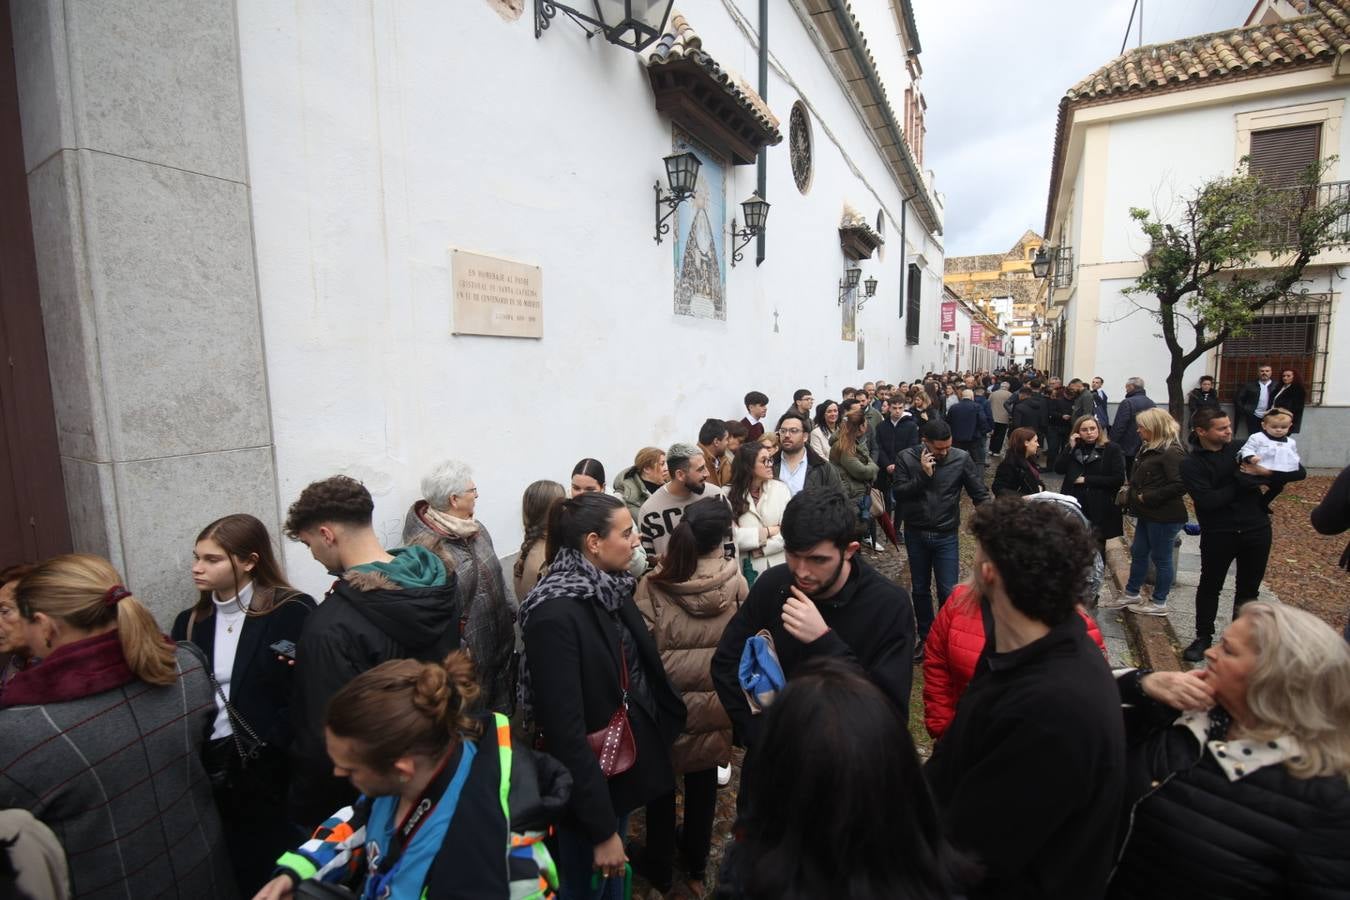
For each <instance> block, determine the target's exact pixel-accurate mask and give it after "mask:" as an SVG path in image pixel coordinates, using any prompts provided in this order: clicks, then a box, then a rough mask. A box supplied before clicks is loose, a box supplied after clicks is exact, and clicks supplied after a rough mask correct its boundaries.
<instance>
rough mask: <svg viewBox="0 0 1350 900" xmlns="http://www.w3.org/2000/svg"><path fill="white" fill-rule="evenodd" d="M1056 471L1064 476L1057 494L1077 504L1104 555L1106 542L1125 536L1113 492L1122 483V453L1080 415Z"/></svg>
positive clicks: (1090, 419)
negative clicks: (1062, 484) (1069, 498)
mask: <svg viewBox="0 0 1350 900" xmlns="http://www.w3.org/2000/svg"><path fill="white" fill-rule="evenodd" d="M1055 471H1056V472H1058V473H1059V474H1061V475H1063V476H1064V486H1063V487H1062V488H1060V493H1062V494H1068V495H1069V496H1070V497H1073V498H1074V499H1076V500H1077V501H1078V507H1079V509H1081V510H1082V511H1083V515H1085V516H1087V520H1088V523H1089V524H1091V525H1092V532H1093V534H1094V535H1096V537H1097V549H1098V550H1099V551H1101V552H1102V553H1103V555H1104V554H1105V552H1106V551H1105V544H1106V541H1107V539H1108V538H1113V537H1120V536H1121V535H1122V534H1124V533H1125V530H1124V526H1123V522H1122V520H1123V515H1122V513H1121V509H1120V507H1119V506H1117V505H1116V492H1117V491H1119V490H1120V486H1121V485H1123V484H1124V483H1125V454H1124V453H1122V452H1121V449H1120V448H1119V447H1117V446H1116V445H1115V444H1113V443H1111V442H1110V441H1109V440H1108V439H1107V437H1106V430H1105V429H1103V428H1102V427H1101V425H1100V424H1099V423H1098V422H1097V420H1096V419H1095V418H1094V417H1092V416H1079V417H1078V421H1076V422H1074V423H1073V432H1072V433H1071V434H1070V435H1069V443H1068V444H1067V445H1066V446H1065V447H1064V449H1063V450H1061V451H1060V454H1059V459H1057V460H1055Z"/></svg>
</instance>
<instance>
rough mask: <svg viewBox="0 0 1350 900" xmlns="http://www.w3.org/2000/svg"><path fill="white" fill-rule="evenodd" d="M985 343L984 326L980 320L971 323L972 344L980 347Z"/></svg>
mask: <svg viewBox="0 0 1350 900" xmlns="http://www.w3.org/2000/svg"><path fill="white" fill-rule="evenodd" d="M983 343H984V326H983V325H981V324H980V323H979V322H971V323H970V346H972V347H979V346H981V345H982V344H983Z"/></svg>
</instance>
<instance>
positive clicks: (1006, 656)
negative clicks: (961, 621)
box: [924, 497, 1125, 898]
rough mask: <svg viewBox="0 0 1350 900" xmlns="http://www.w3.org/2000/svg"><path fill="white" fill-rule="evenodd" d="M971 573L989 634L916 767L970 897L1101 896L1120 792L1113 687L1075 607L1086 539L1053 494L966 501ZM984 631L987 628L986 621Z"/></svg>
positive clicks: (1089, 543)
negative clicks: (966, 870) (973, 865)
mask: <svg viewBox="0 0 1350 900" xmlns="http://www.w3.org/2000/svg"><path fill="white" fill-rule="evenodd" d="M970 530H971V532H972V533H973V534H974V535H975V539H976V541H977V542H978V543H977V547H976V550H975V562H974V566H973V569H972V572H971V580H972V585H973V588H974V592H975V595H976V597H977V602H978V603H979V604H980V606H981V608H982V610H983V611H984V614H985V620H986V622H990V623H991V624H992V629H990V630H989V644H988V645H987V646H986V647H985V651H984V655H983V656H982V657H981V659H980V662H979V665H978V667H977V669H976V674H975V678H974V679H973V680H972V681H971V682H970V687H969V688H968V689H967V690H966V693H965V695H964V696H963V697H962V698H961V703H960V706H959V707H958V708H957V712H956V718H955V719H953V720H952V723H951V726H950V727H949V728H948V730H947V732H946V733H945V734H944V735H943V736H942V740H940V741H938V743H937V745H936V746H935V747H934V748H933V756H932V758H931V759H930V760H929V761H928V764H927V765H926V766H925V767H924V774H925V775H926V776H927V777H928V784H929V786H930V787H931V788H932V789H933V797H934V799H935V800H936V801H937V803H938V806H939V809H941V810H942V814H943V820H944V824H945V827H946V831H947V834H948V836H949V837H950V838H951V841H952V844H953V845H954V846H956V847H957V848H958V849H960V850H964V851H966V852H968V853H970V854H971V856H972V857H973V858H974V859H975V860H976V861H978V863H979V864H980V865H982V866H983V867H984V878H983V880H982V881H981V882H980V883H979V884H978V885H977V886H975V887H973V888H972V889H971V890H970V892H969V896H970V897H972V898H986V897H989V898H992V897H1101V896H1102V895H1103V894H1104V893H1105V891H1106V881H1107V877H1108V875H1109V874H1110V872H1111V864H1112V860H1113V858H1114V848H1115V846H1116V828H1117V826H1118V825H1119V824H1120V815H1121V811H1122V805H1123V803H1124V795H1125V729H1124V723H1123V719H1122V717H1121V713H1120V695H1119V693H1118V691H1117V688H1116V685H1115V681H1114V680H1113V679H1112V677H1111V671H1110V669H1109V668H1108V667H1107V664H1106V660H1105V659H1104V658H1103V657H1102V653H1101V651H1100V650H1099V649H1098V648H1097V646H1096V645H1095V644H1094V643H1093V642H1092V639H1091V638H1089V637H1088V634H1087V629H1086V628H1085V627H1084V625H1083V620H1082V618H1081V617H1079V616H1078V615H1077V614H1076V613H1075V604H1077V603H1078V602H1079V600H1080V599H1081V598H1082V590H1083V585H1084V584H1085V583H1086V582H1087V578H1088V569H1089V567H1090V566H1091V562H1090V561H1091V559H1092V558H1093V556H1094V555H1095V552H1096V548H1095V542H1094V540H1093V538H1092V535H1091V533H1090V532H1089V530H1088V529H1087V527H1086V526H1085V525H1084V524H1083V523H1082V522H1081V521H1080V520H1078V519H1077V518H1075V517H1073V516H1072V515H1070V514H1069V513H1067V512H1066V511H1063V510H1060V509H1059V508H1058V507H1057V505H1056V504H1053V503H1028V502H1027V501H1026V500H1024V499H1022V498H1021V497H1004V498H1000V499H998V500H995V501H993V502H992V503H988V504H986V505H984V506H982V507H980V508H979V509H977V510H975V515H974V516H973V517H972V518H971V522H970ZM986 628H987V629H988V628H989V626H986Z"/></svg>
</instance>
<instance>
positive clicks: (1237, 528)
mask: <svg viewBox="0 0 1350 900" xmlns="http://www.w3.org/2000/svg"><path fill="white" fill-rule="evenodd" d="M1191 427H1192V428H1193V429H1194V431H1195V437H1196V439H1197V440H1198V441H1199V442H1200V446H1199V447H1197V448H1195V449H1193V450H1192V451H1191V452H1190V453H1189V454H1187V456H1186V458H1185V459H1184V460H1183V461H1182V463H1181V480H1182V481H1183V482H1185V484H1186V492H1187V493H1189V494H1190V495H1191V500H1192V501H1193V502H1194V503H1195V517H1196V518H1197V519H1198V520H1199V521H1200V584H1199V585H1198V586H1197V587H1196V589H1195V640H1194V641H1192V642H1191V644H1190V646H1189V647H1187V648H1186V649H1185V651H1184V652H1183V653H1182V656H1183V657H1184V658H1185V659H1186V660H1187V661H1189V662H1200V660H1202V659H1204V658H1205V650H1206V649H1208V648H1209V645H1210V644H1212V643H1213V642H1214V619H1215V617H1216V616H1217V615H1218V612H1219V592H1220V591H1221V590H1223V583H1224V581H1225V580H1226V579H1227V578H1228V570H1229V568H1231V567H1232V565H1233V562H1234V561H1236V562H1237V583H1236V585H1235V590H1234V599H1233V617H1234V618H1236V617H1237V611H1238V609H1239V608H1240V607H1241V606H1242V604H1244V603H1246V602H1247V601H1249V600H1255V599H1256V598H1257V595H1258V594H1259V593H1260V591H1261V579H1262V578H1264V577H1265V575H1266V562H1267V561H1268V560H1269V558H1270V544H1271V537H1272V535H1271V530H1270V515H1269V514H1268V513H1267V512H1266V509H1265V506H1264V504H1263V503H1262V502H1261V484H1260V482H1259V481H1258V480H1257V479H1259V478H1261V477H1262V476H1265V475H1269V474H1270V473H1269V470H1268V469H1266V468H1265V467H1264V466H1261V465H1260V464H1258V463H1239V462H1238V458H1237V453H1238V449H1239V448H1240V447H1241V446H1242V445H1241V444H1240V443H1238V442H1237V441H1234V440H1233V425H1232V421H1231V420H1230V419H1229V418H1228V416H1227V415H1225V414H1224V411H1223V410H1222V409H1219V408H1218V407H1212V406H1211V407H1201V408H1200V409H1198V410H1196V413H1195V415H1194V416H1193V417H1192V418H1191ZM1307 474H1308V473H1307V470H1305V469H1304V468H1303V467H1302V466H1299V470H1298V472H1297V473H1296V477H1294V478H1293V479H1291V480H1294V481H1298V480H1300V479H1302V478H1305V477H1307Z"/></svg>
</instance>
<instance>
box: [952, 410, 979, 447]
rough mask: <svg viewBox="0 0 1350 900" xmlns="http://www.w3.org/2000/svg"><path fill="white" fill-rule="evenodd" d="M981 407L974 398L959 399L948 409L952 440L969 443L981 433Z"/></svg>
mask: <svg viewBox="0 0 1350 900" xmlns="http://www.w3.org/2000/svg"><path fill="white" fill-rule="evenodd" d="M980 422H981V416H980V407H979V404H977V403H976V402H975V401H974V400H958V401H957V403H956V405H955V406H953V407H952V408H951V409H949V410H947V426H948V427H949V428H951V430H952V440H953V441H958V442H960V443H967V442H969V441H973V440H975V438H976V437H977V436H978V435H979V433H980Z"/></svg>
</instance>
